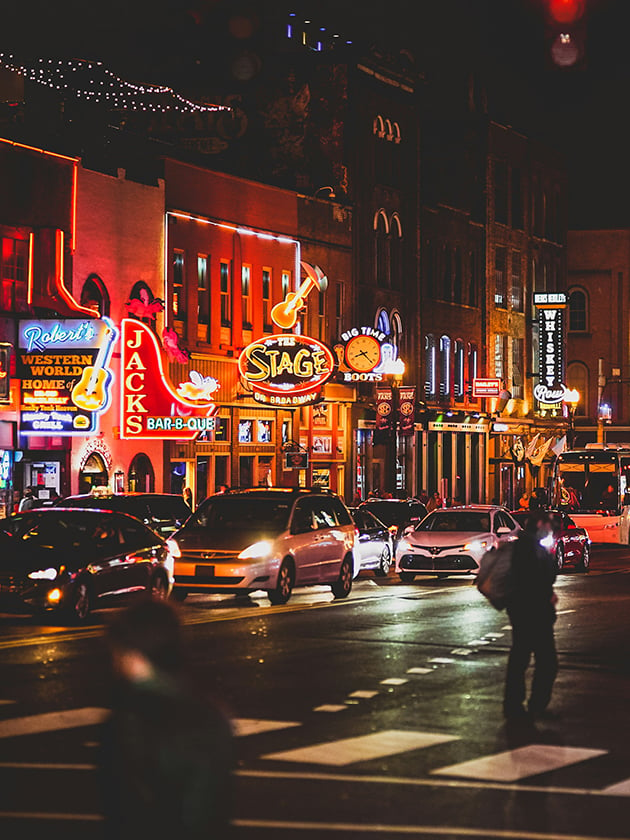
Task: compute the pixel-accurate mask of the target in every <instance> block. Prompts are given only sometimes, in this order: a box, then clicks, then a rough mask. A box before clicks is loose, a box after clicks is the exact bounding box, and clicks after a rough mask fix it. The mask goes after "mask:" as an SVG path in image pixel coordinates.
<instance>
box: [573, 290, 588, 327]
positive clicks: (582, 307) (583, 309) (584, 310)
mask: <svg viewBox="0 0 630 840" xmlns="http://www.w3.org/2000/svg"><path fill="white" fill-rule="evenodd" d="M587 329H588V307H587V299H586V292H585V291H584V290H583V289H573V290H572V291H571V292H569V332H586V331H587Z"/></svg>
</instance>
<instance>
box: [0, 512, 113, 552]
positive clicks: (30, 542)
mask: <svg viewBox="0 0 630 840" xmlns="http://www.w3.org/2000/svg"><path fill="white" fill-rule="evenodd" d="M110 521H111V520H110V518H109V517H108V515H107V514H101V515H99V514H98V513H96V512H95V513H93V514H92V513H91V512H90V513H81V514H80V515H75V514H74V513H66V514H63V513H60V512H58V511H55V512H54V513H51V514H49V513H41V512H39V513H38V512H37V511H36V510H33V511H29V512H28V513H19V514H17V515H16V516H11V517H10V518H9V519H3V520H2V521H1V522H0V529H1V530H3V531H4V532H5V533H7V534H10V535H11V536H12V537H13V538H14V539H16V540H18V542H19V544H20V545H21V546H24V547H27V548H53V549H68V548H80V547H81V546H86V545H88V544H90V545H92V544H93V540H94V535H95V533H96V531H97V529H98V528H99V527H102V526H105V527H107V526H109V523H110Z"/></svg>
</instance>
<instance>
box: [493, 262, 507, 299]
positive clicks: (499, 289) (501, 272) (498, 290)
mask: <svg viewBox="0 0 630 840" xmlns="http://www.w3.org/2000/svg"><path fill="white" fill-rule="evenodd" d="M494 303H495V306H496V307H497V308H499V309H507V249H506V248H497V249H496V250H495V253H494Z"/></svg>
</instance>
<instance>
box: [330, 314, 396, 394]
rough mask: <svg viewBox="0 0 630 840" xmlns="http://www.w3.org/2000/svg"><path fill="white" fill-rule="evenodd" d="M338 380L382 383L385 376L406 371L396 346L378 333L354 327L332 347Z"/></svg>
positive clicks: (382, 333) (376, 330) (372, 329)
mask: <svg viewBox="0 0 630 840" xmlns="http://www.w3.org/2000/svg"><path fill="white" fill-rule="evenodd" d="M333 349H334V351H335V354H336V356H337V367H338V379H340V380H341V381H342V382H381V381H382V380H383V378H384V376H385V375H387V374H393V375H401V374H403V373H404V372H405V365H404V363H403V361H402V359H399V358H398V354H397V350H396V347H395V346H394V345H393V344H392V343H391V342H390V341H389V336H387V335H386V334H385V333H384V332H382V331H381V330H378V329H375V328H374V327H353V328H352V329H350V330H346V332H344V333H342V335H341V341H340V343H338V344H335V346H334V348H333Z"/></svg>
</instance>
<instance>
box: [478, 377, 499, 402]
mask: <svg viewBox="0 0 630 840" xmlns="http://www.w3.org/2000/svg"><path fill="white" fill-rule="evenodd" d="M500 391H501V380H500V379H479V378H476V379H473V391H472V395H473V397H482V398H486V397H498V396H499V393H500Z"/></svg>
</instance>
